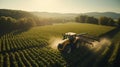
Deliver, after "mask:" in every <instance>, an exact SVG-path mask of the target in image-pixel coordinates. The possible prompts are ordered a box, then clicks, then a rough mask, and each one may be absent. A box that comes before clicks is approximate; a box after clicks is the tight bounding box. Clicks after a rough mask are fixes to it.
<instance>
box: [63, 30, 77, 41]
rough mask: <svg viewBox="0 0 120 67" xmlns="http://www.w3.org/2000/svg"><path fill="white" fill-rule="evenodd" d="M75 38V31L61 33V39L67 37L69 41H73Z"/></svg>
mask: <svg viewBox="0 0 120 67" xmlns="http://www.w3.org/2000/svg"><path fill="white" fill-rule="evenodd" d="M75 38H76V33H73V32H68V33H65V34H63V40H64V39H68V40H70V41H73V40H74V39H75Z"/></svg>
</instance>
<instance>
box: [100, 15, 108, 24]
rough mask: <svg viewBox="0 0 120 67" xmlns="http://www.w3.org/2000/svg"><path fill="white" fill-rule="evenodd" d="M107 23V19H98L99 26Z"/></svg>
mask: <svg viewBox="0 0 120 67" xmlns="http://www.w3.org/2000/svg"><path fill="white" fill-rule="evenodd" d="M108 21H109V18H108V17H100V18H99V24H101V25H107V24H108Z"/></svg>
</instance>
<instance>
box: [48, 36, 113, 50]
mask: <svg viewBox="0 0 120 67" xmlns="http://www.w3.org/2000/svg"><path fill="white" fill-rule="evenodd" d="M62 42H64V40H62V39H61V38H59V37H51V39H50V40H49V44H50V45H49V47H51V48H52V49H55V50H57V46H58V44H59V43H62ZM92 44H93V46H89V45H85V46H86V47H88V49H90V50H93V52H98V51H99V50H101V49H105V48H106V47H109V46H110V45H111V41H110V39H108V38H100V41H99V42H98V41H95V42H92Z"/></svg>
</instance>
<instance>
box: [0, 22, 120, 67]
mask: <svg viewBox="0 0 120 67" xmlns="http://www.w3.org/2000/svg"><path fill="white" fill-rule="evenodd" d="M112 29H114V27H109V26H100V25H93V24H79V23H66V24H55V25H47V26H39V27H34V28H32V29H30V30H28V31H24V32H18V31H14V32H11V33H8V34H6V35H3V36H2V37H1V38H0V58H1V59H0V65H1V66H0V67H9V66H11V67H23V66H26V67H30V66H33V67H39V66H40V67H58V66H59V67H63V66H65V67H66V66H71V67H74V66H75V65H76V66H78V67H79V66H82V67H88V66H89V65H91V67H102V65H103V66H109V65H111V66H112V65H114V60H115V59H116V58H115V57H116V56H117V52H118V51H117V50H119V49H120V48H119V47H120V45H119V44H117V45H110V46H109V47H108V46H107V47H106V46H105V47H103V46H102V47H103V48H102V49H100V50H99V51H98V52H97V53H94V52H92V51H91V50H89V49H86V47H80V48H79V49H77V50H75V51H74V54H69V55H62V54H61V53H60V52H59V51H58V50H55V49H53V48H51V47H49V46H48V45H50V42H49V41H50V40H51V38H54V40H53V41H55V38H58V37H59V38H61V39H62V33H66V32H75V33H89V34H91V35H95V36H99V35H101V34H103V33H106V32H108V31H110V30H112ZM118 36H119V35H116V36H115V38H116V37H118ZM98 48H99V47H98Z"/></svg>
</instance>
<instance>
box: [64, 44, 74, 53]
mask: <svg viewBox="0 0 120 67" xmlns="http://www.w3.org/2000/svg"><path fill="white" fill-rule="evenodd" d="M71 51H72V48H71V46H70V45H67V46H66V47H65V49H64V52H65V53H71Z"/></svg>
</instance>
